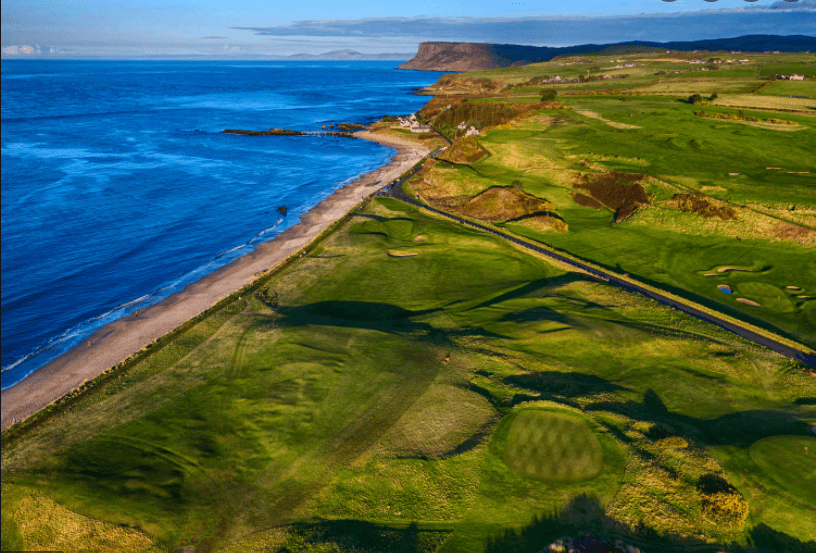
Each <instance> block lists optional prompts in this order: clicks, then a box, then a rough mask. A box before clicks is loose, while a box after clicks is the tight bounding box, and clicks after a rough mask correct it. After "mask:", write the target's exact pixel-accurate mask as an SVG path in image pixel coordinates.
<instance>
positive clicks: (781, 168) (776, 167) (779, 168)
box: [765, 167, 782, 169]
mask: <svg viewBox="0 0 816 553" xmlns="http://www.w3.org/2000/svg"><path fill="white" fill-rule="evenodd" d="M765 169H782V168H781V167H766V168H765Z"/></svg>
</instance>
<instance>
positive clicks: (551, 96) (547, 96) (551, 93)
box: [541, 88, 558, 102]
mask: <svg viewBox="0 0 816 553" xmlns="http://www.w3.org/2000/svg"><path fill="white" fill-rule="evenodd" d="M557 95H558V92H556V91H555V90H553V89H552V88H543V89H541V101H542V102H552V101H553V100H555V97H556V96H557Z"/></svg>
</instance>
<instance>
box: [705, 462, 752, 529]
mask: <svg viewBox="0 0 816 553" xmlns="http://www.w3.org/2000/svg"><path fill="white" fill-rule="evenodd" d="M697 492H698V493H699V494H700V501H701V503H702V506H703V512H704V513H705V514H706V516H708V517H709V518H711V519H712V520H715V521H716V522H718V523H720V524H728V525H730V526H736V527H740V526H742V525H743V524H745V520H746V519H747V518H748V502H747V501H745V498H744V497H742V494H740V493H739V492H738V491H737V490H736V488H734V487H733V486H732V485H731V484H729V483H728V482H727V481H726V480H725V479H724V478H723V477H722V476H719V475H717V474H714V473H708V474H705V475H703V476H702V477H700V480H699V481H698V482H697Z"/></svg>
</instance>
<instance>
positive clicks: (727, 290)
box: [717, 284, 734, 294]
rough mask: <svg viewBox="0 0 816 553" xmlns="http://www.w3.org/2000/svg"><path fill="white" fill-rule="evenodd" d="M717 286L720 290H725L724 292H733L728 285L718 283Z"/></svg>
mask: <svg viewBox="0 0 816 553" xmlns="http://www.w3.org/2000/svg"><path fill="white" fill-rule="evenodd" d="M717 288H719V289H720V291H721V292H725V293H726V294H733V293H734V291H733V290H732V289H731V287H730V286H728V285H727V284H718V285H717Z"/></svg>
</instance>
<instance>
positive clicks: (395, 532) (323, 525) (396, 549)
mask: <svg viewBox="0 0 816 553" xmlns="http://www.w3.org/2000/svg"><path fill="white" fill-rule="evenodd" d="M289 528H290V530H291V533H290V537H289V539H288V540H287V542H286V544H285V545H284V546H283V547H282V548H280V549H278V550H277V551H278V553H284V552H286V553H298V552H300V551H313V550H316V549H317V550H320V551H335V552H338V553H341V552H342V553H344V552H348V553H351V552H353V553H368V552H371V553H380V552H383V551H388V552H393V553H403V552H404V553H426V552H427V553H431V552H432V551H436V550H437V549H438V548H439V546H440V545H441V544H442V543H443V542H444V541H445V540H446V539H447V538H448V536H449V535H450V530H427V529H422V530H420V529H419V528H418V526H417V525H416V523H412V524H410V525H409V526H407V527H405V528H396V527H391V526H385V525H380V524H374V523H371V522H363V521H359V520H327V521H320V522H311V523H299V524H293V525H292V526H290V527H289Z"/></svg>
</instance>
